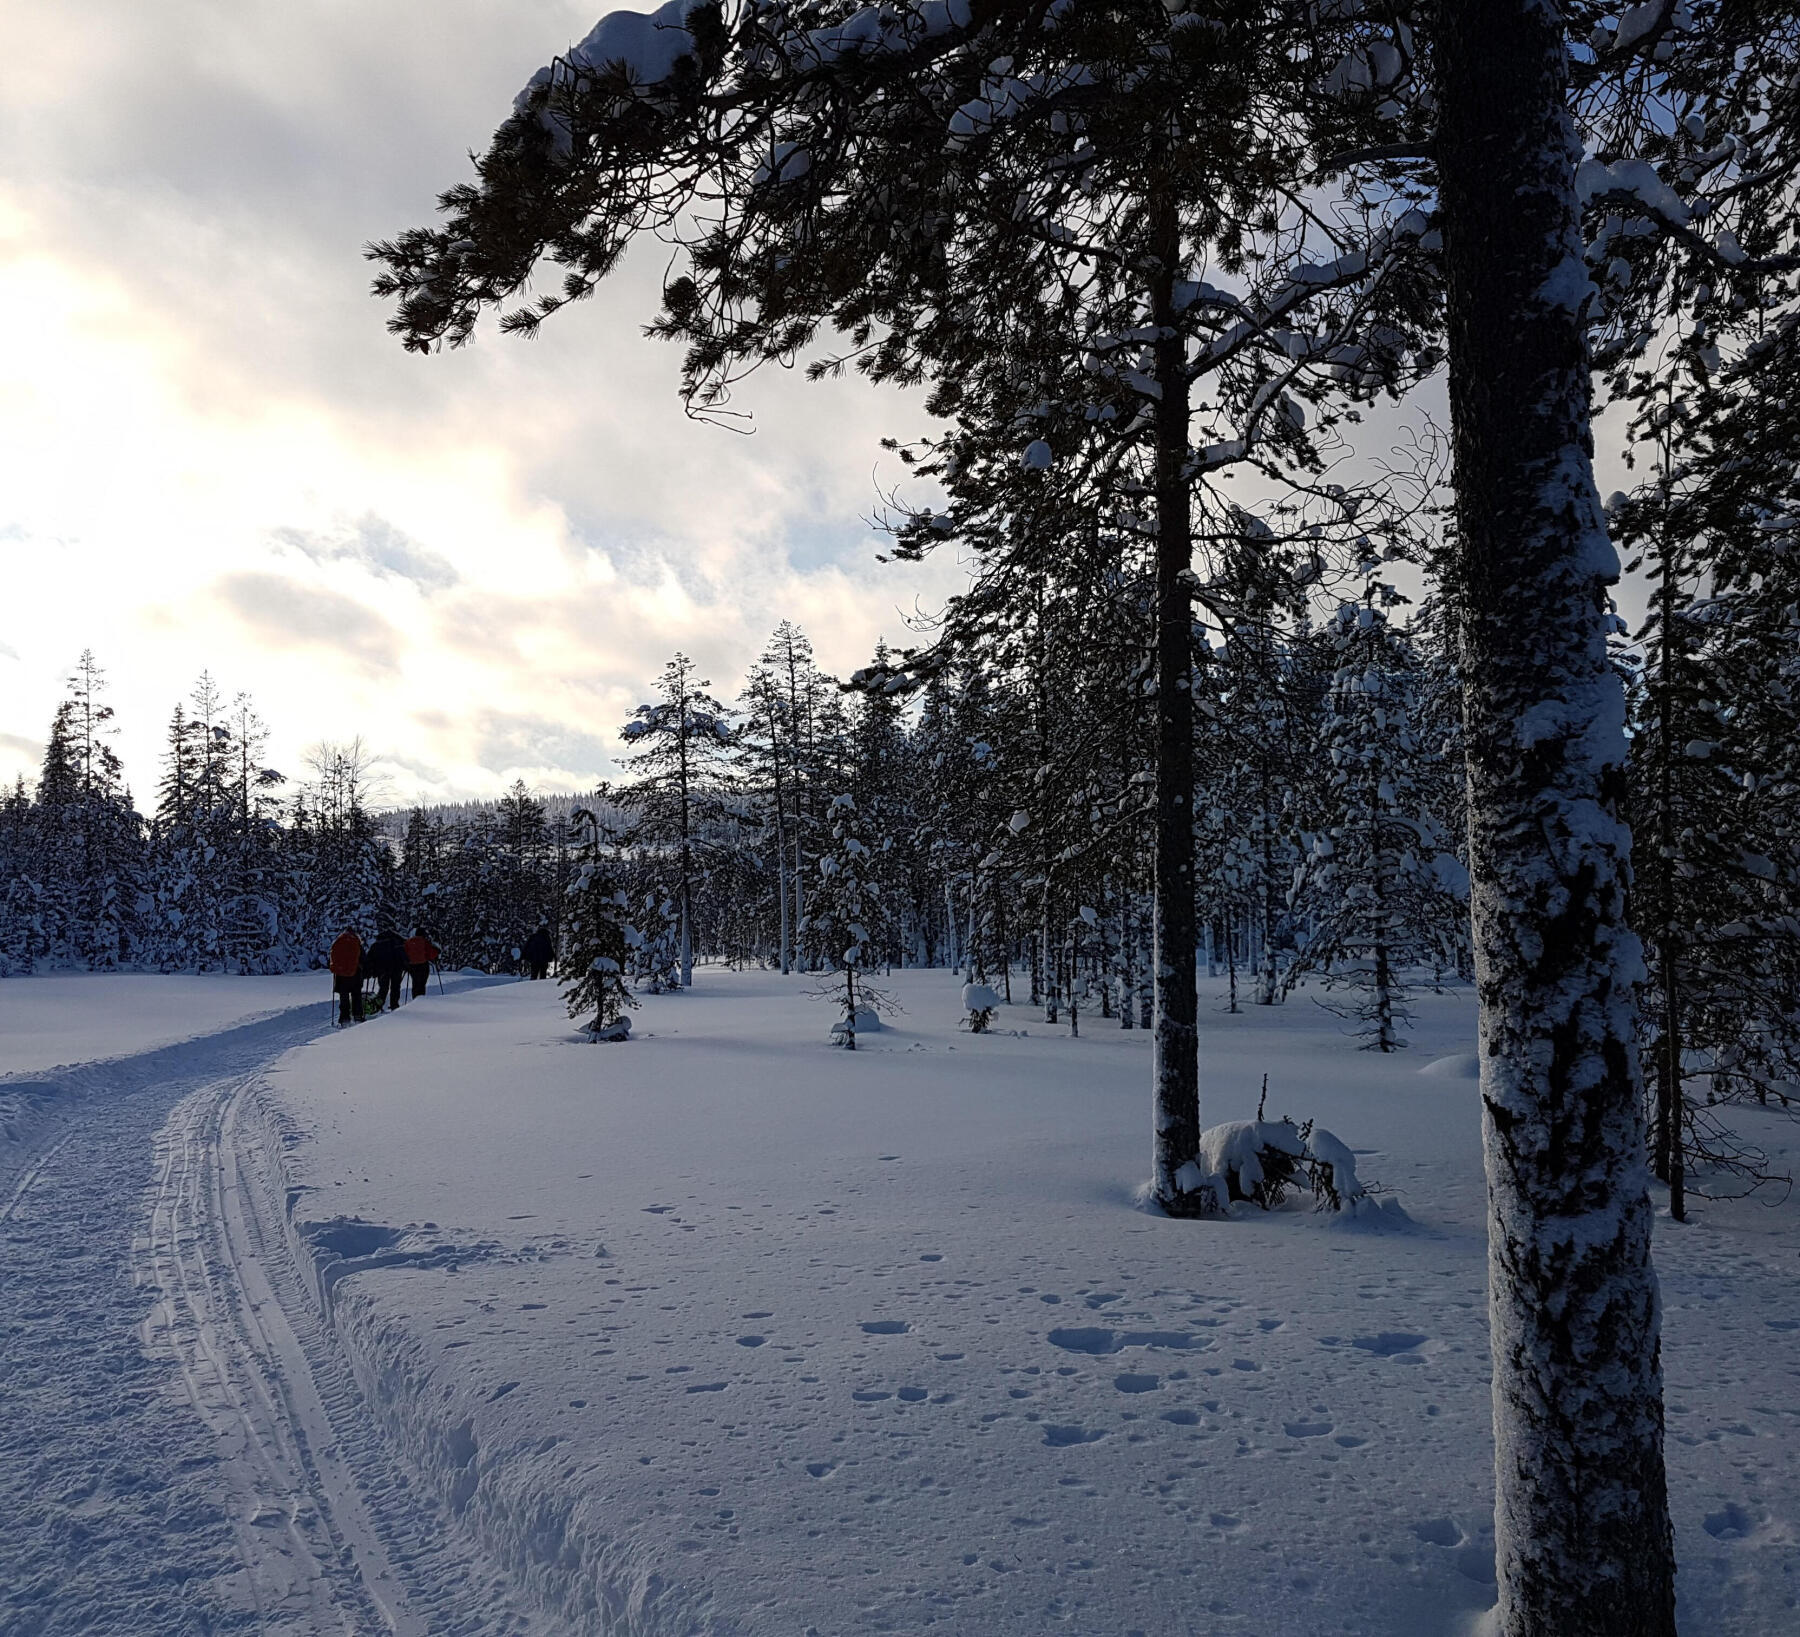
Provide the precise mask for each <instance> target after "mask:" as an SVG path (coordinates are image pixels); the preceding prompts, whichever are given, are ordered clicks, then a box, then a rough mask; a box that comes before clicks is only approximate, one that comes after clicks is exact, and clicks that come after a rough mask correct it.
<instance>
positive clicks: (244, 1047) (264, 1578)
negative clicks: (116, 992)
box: [0, 1005, 540, 1637]
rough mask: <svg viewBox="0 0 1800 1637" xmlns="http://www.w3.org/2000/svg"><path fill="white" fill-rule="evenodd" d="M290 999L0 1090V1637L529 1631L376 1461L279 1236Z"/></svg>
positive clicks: (380, 1456)
mask: <svg viewBox="0 0 1800 1637" xmlns="http://www.w3.org/2000/svg"><path fill="white" fill-rule="evenodd" d="M323 1028H324V1022H323V1014H322V1009H321V1008H320V1007H318V1006H316V1005H309V1006H305V1007H300V1008H294V1009H290V1010H285V1011H281V1012H277V1013H275V1014H274V1015H271V1016H266V1017H261V1018H257V1019H254V1020H252V1021H249V1022H246V1023H240V1024H237V1025H236V1026H233V1027H229V1028H225V1029H223V1030H221V1031H220V1032H218V1033H216V1034H212V1035H209V1036H205V1037H202V1038H200V1039H197V1040H192V1041H186V1042H182V1043H179V1044H175V1045H171V1046H164V1047H160V1048H158V1049H155V1050H151V1051H146V1052H142V1053H138V1054H136V1055H127V1056H121V1057H115V1058H111V1059H108V1060H105V1061H101V1062H94V1063H86V1064H77V1065H74V1066H66V1067H61V1068H57V1069H53V1070H50V1071H48V1072H46V1073H36V1074H31V1075H15V1076H10V1077H4V1078H0V1138H3V1139H4V1140H0V1246H3V1254H4V1268H5V1273H6V1277H5V1288H6V1292H7V1300H6V1303H5V1308H4V1315H3V1317H0V1338H3V1345H0V1371H3V1374H0V1383H3V1386H0V1400H3V1401H4V1403H5V1413H4V1414H3V1415H0V1513H3V1514H4V1515H5V1516H6V1517H7V1518H8V1519H9V1520H12V1522H11V1524H10V1526H9V1529H8V1532H7V1538H6V1539H5V1541H4V1542H0V1631H4V1632H6V1633H7V1634H8V1637H13V1634H17V1637H36V1634H46V1637H47V1634H51V1633H57V1634H61V1633H75V1632H80V1633H91V1634H112V1633H118V1634H120V1637H123V1634H125V1633H131V1634H133V1637H136V1634H143V1637H160V1634H162V1633H189V1632H196V1633H198V1632H231V1631H254V1632H270V1633H276V1632H279V1633H284V1634H293V1637H311V1634H315V1633H320V1634H322V1633H333V1634H339V1633H343V1634H361V1633H365V1632H367V1633H381V1632H393V1633H396V1634H398V1637H437V1634H439V1633H446V1634H461V1637H487V1634H489V1633H501V1632H526V1631H531V1630H535V1629H540V1628H539V1627H538V1626H537V1625H536V1624H535V1623H533V1622H530V1621H528V1620H526V1619H525V1618H524V1617H523V1616H522V1615H519V1614H517V1613H516V1612H514V1609H513V1602H514V1599H513V1598H512V1596H511V1595H510V1594H509V1588H508V1587H507V1586H506V1585H505V1584H504V1583H503V1582H502V1581H500V1580H499V1579H498V1578H496V1577H495V1576H493V1575H492V1573H491V1571H490V1572H489V1573H487V1574H483V1573H482V1572H481V1571H480V1569H479V1567H478V1565H479V1564H480V1556H479V1553H478V1551H477V1550H476V1549H475V1548H474V1547H473V1544H472V1542H470V1541H469V1540H467V1539H466V1538H465V1537H464V1536H463V1534H462V1532H461V1531H460V1530H457V1529H456V1528H454V1526H452V1525H450V1524H448V1523H447V1522H446V1520H444V1518H443V1517H442V1516H441V1513H440V1511H439V1509H438V1508H437V1507H436V1506H434V1505H433V1504H432V1503H431V1502H429V1501H427V1500H426V1499H424V1497H423V1496H422V1495H418V1494H416V1493H415V1492H414V1491H413V1489H412V1487H411V1485H410V1484H409V1481H408V1479H407V1478H406V1477H405V1475H404V1474H403V1473H402V1472H401V1470H400V1469H399V1468H398V1466H397V1465H396V1464H395V1462H394V1460H393V1457H392V1456H391V1454H390V1453H389V1452H388V1449H387V1446H386V1444H385V1443H384V1441H383V1438H382V1436H381V1434H380V1432H379V1431H378V1430H377V1428H376V1426H375V1424H374V1422H373V1420H372V1418H371V1416H370V1414H369V1411H368V1409H367V1407H366V1405H365V1403H364V1400H363V1398H362V1395H361V1393H360V1392H359V1390H358V1388H357V1386H356V1383H355V1381H354V1380H353V1378H352V1376H351V1372H350V1368H349V1365H348V1362H347V1361H346V1359H345V1358H344V1357H343V1355H342V1353H341V1352H340V1351H339V1349H338V1348H337V1346H336V1344H335V1341H334V1339H333V1336H332V1333H331V1330H330V1327H329V1325H328V1324H327V1323H326V1322H325V1320H324V1316H323V1314H322V1313H321V1311H320V1309H319V1307H318V1306H317V1305H316V1303H315V1300H314V1298H313V1296H312V1295H311V1294H310V1293H309V1290H308V1287H307V1282H306V1280H305V1279H304V1278H303V1277H302V1276H301V1274H300V1272H299V1270H298V1268H297V1267H296V1264H295V1262H294V1260H293V1250H292V1248H291V1247H290V1245H289V1243H288V1241H287V1238H286V1236H285V1234H284V1231H283V1224H284V1215H283V1208H282V1207H283V1197H282V1191H281V1184H280V1182H279V1179H278V1157H277V1156H276V1155H275V1154H274V1153H272V1152H271V1143H272V1142H273V1141H276V1140H278V1139H277V1138H275V1137H274V1135H273V1132H272V1129H271V1128H270V1127H269V1126H268V1124H267V1123H266V1120H265V1110H264V1107H263V1103H262V1101H261V1097H262V1093H263V1092H264V1091H266V1089H267V1081H266V1080H265V1078H264V1073H265V1070H266V1068H267V1066H268V1065H269V1064H270V1063H271V1062H272V1061H273V1060H274V1059H275V1058H277V1057H279V1056H280V1055H281V1054H282V1053H283V1052H285V1051H287V1050H288V1049H290V1048H291V1047H293V1046H297V1045H300V1044H302V1043H304V1042H305V1041H307V1040H309V1039H312V1038H313V1037H314V1036H316V1035H318V1034H320V1033H321V1032H322V1031H323Z"/></svg>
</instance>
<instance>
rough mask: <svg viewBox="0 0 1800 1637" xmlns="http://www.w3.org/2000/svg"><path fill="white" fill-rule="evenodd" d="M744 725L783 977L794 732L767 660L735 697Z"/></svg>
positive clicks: (787, 962) (787, 953)
mask: <svg viewBox="0 0 1800 1637" xmlns="http://www.w3.org/2000/svg"><path fill="white" fill-rule="evenodd" d="M738 713H739V716H740V718H741V722H742V725H741V726H740V727H739V729H738V733H737V757H738V766H739V771H740V780H741V782H742V783H743V784H744V785H745V786H746V787H747V788H748V789H749V790H750V792H751V793H752V800H753V801H755V802H757V803H758V804H759V806H760V809H761V812H762V815H763V833H764V834H765V836H766V837H767V838H768V847H769V851H770V853H771V855H772V856H773V858H774V862H775V868H774V872H773V873H774V876H775V920H776V928H777V931H776V952H777V953H776V961H777V964H778V965H779V967H780V969H781V972H782V974H783V976H785V975H787V974H788V973H789V972H791V971H792V970H793V964H794V919H795V917H794V898H793V893H792V892H791V891H790V890H789V885H788V875H789V857H790V855H789V848H788V836H789V831H790V829H792V828H793V827H794V815H793V813H792V811H791V806H792V802H793V793H794V783H795V762H794V757H793V754H792V743H791V741H792V734H791V733H790V732H789V729H788V723H787V704H786V697H785V695H784V693H783V690H782V688H781V686H780V683H779V682H778V680H777V678H776V676H775V674H774V672H773V670H772V668H771V667H770V665H769V664H768V663H767V659H766V656H765V659H764V661H763V662H762V663H759V664H758V665H757V666H756V668H755V669H754V670H752V671H751V673H750V675H749V676H748V677H747V678H746V679H745V682H744V690H743V693H742V694H741V695H740V696H739V700H738Z"/></svg>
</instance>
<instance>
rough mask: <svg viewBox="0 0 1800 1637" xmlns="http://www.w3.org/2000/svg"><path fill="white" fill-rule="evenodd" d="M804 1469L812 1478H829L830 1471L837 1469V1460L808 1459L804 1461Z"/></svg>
mask: <svg viewBox="0 0 1800 1637" xmlns="http://www.w3.org/2000/svg"><path fill="white" fill-rule="evenodd" d="M806 1470H807V1472H808V1474H809V1475H810V1476H812V1477H814V1478H829V1477H830V1476H831V1475H832V1473H834V1472H836V1471H837V1462H836V1461H808V1462H807V1463H806Z"/></svg>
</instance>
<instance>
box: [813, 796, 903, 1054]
mask: <svg viewBox="0 0 1800 1637" xmlns="http://www.w3.org/2000/svg"><path fill="white" fill-rule="evenodd" d="M826 817H827V818H828V820H829V821H830V824H831V849H830V851H829V852H827V853H826V854H825V855H824V856H823V857H822V858H821V859H820V860H819V879H818V884H817V885H816V886H815V887H814V889H813V897H812V908H811V910H810V911H809V912H808V913H809V916H810V918H811V930H812V931H813V933H814V934H815V936H816V937H817V938H818V941H819V947H820V948H821V949H822V950H823V951H824V953H825V960H826V962H827V965H826V968H825V971H824V973H823V974H822V976H821V978H820V980H819V985H818V989H817V993H818V994H820V995H821V996H822V997H824V998H826V999H829V1000H830V1001H831V1002H832V1005H833V1007H834V1009H835V1010H836V1012H837V1015H838V1021H837V1022H836V1023H835V1024H834V1025H833V1026H832V1036H833V1038H834V1039H836V1040H838V1041H840V1042H841V1043H842V1044H843V1046H844V1048H845V1050H847V1051H855V1050H856V1033H857V1029H858V1027H859V1025H860V1026H863V1027H865V1028H866V1026H867V1025H866V1021H865V1020H866V1019H867V1018H868V1017H869V1016H870V1015H875V1016H879V1014H880V1013H881V1011H882V1010H883V1009H884V1008H885V1006H886V1005H887V1004H889V1003H888V1000H887V997H886V996H885V995H884V994H883V993H882V991H881V990H880V989H878V988H876V987H875V986H874V985H873V984H871V983H870V982H869V981H868V979H867V977H866V976H865V973H866V972H867V970H868V968H869V967H870V966H871V965H873V964H874V963H875V960H876V950H877V949H878V948H879V946H880V939H881V938H882V936H883V934H884V932H885V930H886V921H887V909H886V906H885V905H884V904H883V903H882V897H881V883H880V882H879V881H877V880H876V879H875V859H876V847H877V846H878V843H877V844H875V845H871V844H870V843H869V842H866V841H864V840H863V838H862V835H861V834H859V832H860V831H862V830H863V829H864V826H863V824H862V822H861V818H860V815H859V814H858V813H857V811H856V799H855V797H853V796H851V795H849V794H848V793H845V794H842V795H838V796H834V797H832V799H831V801H830V803H829V804H828V806H827V808H826Z"/></svg>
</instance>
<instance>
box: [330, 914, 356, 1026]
mask: <svg viewBox="0 0 1800 1637" xmlns="http://www.w3.org/2000/svg"><path fill="white" fill-rule="evenodd" d="M362 955H363V947H362V939H361V938H359V937H357V935H356V934H355V933H354V932H352V931H351V930H350V928H349V927H345V928H344V930H343V931H342V932H340V933H339V934H338V935H337V941H336V942H335V943H333V944H332V946H331V954H330V956H329V957H328V964H329V965H330V967H331V992H332V993H333V994H334V995H336V996H337V997H338V1027H339V1028H342V1027H343V1026H344V1025H345V1024H346V1023H348V1022H350V1019H351V1011H352V1008H354V1010H355V1014H356V1021H357V1022H358V1023H361V1022H362V1020H363V998H362Z"/></svg>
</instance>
